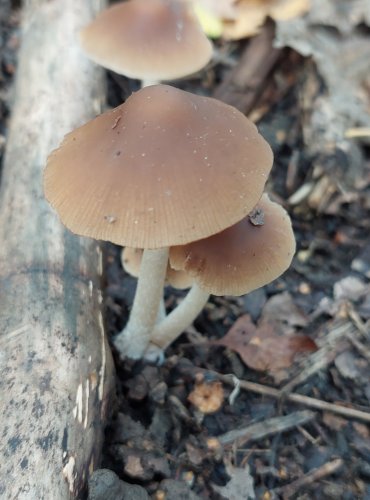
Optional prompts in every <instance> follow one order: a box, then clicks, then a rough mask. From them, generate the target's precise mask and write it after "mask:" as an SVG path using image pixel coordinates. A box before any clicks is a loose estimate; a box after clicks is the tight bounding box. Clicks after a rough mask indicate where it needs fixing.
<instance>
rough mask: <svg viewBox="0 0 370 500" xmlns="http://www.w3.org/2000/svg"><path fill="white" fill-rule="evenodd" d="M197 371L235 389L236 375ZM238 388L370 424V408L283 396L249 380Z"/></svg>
mask: <svg viewBox="0 0 370 500" xmlns="http://www.w3.org/2000/svg"><path fill="white" fill-rule="evenodd" d="M197 371H198V372H207V373H211V374H212V375H214V376H215V377H217V378H218V379H219V380H221V381H222V382H224V383H225V384H228V385H231V386H234V387H235V381H234V379H235V378H236V377H235V375H222V374H221V373H218V372H215V371H212V370H204V369H197ZM238 387H239V388H240V389H243V390H245V391H251V392H255V393H256V394H262V395H264V396H270V397H272V398H277V399H280V398H282V397H284V398H285V399H287V400H288V401H291V402H292V403H298V404H302V405H305V406H308V407H309V408H315V409H316V410H321V411H329V412H331V413H335V414H337V415H342V416H343V417H347V418H350V419H356V420H362V421H364V422H370V408H369V409H368V410H367V411H362V410H356V409H355V408H348V407H346V406H342V405H340V404H335V403H328V402H326V401H322V400H321V399H316V398H311V397H309V396H303V395H302V394H296V393H290V394H283V393H282V392H281V391H280V390H279V389H275V388H274V387H269V386H267V385H262V384H256V383H255V382H249V381H247V380H239V385H238Z"/></svg>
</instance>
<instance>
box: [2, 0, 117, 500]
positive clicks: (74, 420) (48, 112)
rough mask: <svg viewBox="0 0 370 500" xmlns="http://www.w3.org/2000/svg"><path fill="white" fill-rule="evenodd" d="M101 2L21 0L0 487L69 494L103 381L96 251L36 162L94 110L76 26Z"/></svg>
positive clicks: (106, 383) (103, 409) (24, 495)
mask: <svg viewBox="0 0 370 500" xmlns="http://www.w3.org/2000/svg"><path fill="white" fill-rule="evenodd" d="M103 3H104V2H103V1H101V0H89V1H84V2H76V1H75V0H49V1H47V0H28V1H26V2H24V12H23V23H22V45H21V49H20V53H19V62H18V69H17V81H16V88H15V102H14V107H13V114H12V118H11V123H10V130H9V136H8V141H7V151H6V157H5V162H4V168H3V172H2V179H1V190H0V241H1V245H0V400H1V412H0V432H1V438H0V439H1V440H0V497H1V498H7V499H9V500H10V499H33V498H35V499H36V498H37V499H44V498H53V499H55V500H59V499H66V498H80V496H81V495H82V494H83V492H84V489H85V485H86V479H87V476H88V474H89V472H90V471H92V470H93V469H94V468H95V466H96V464H97V463H98V461H99V456H100V451H101V445H102V439H103V431H104V428H103V424H104V420H105V418H106V416H107V412H108V409H109V396H110V395H111V393H112V388H113V377H112V374H113V365H112V360H111V355H110V351H109V347H108V345H107V343H106V339H105V335H104V328H103V320H102V315H101V310H100V304H101V292H100V270H101V269H100V268H101V251H100V249H99V247H98V244H97V242H95V241H92V240H87V239H80V238H78V237H77V236H74V235H72V234H71V233H69V232H68V231H66V230H65V229H64V228H63V227H62V225H61V224H60V222H59V220H58V217H57V216H56V214H55V213H53V212H52V210H51V208H50V207H49V205H48V204H47V202H46V201H45V199H44V195H43V189H42V172H43V168H44V166H45V163H46V158H47V155H48V154H49V152H50V151H51V150H52V149H53V148H55V147H57V146H58V144H59V142H60V141H61V139H62V137H63V135H64V134H65V133H66V132H68V131H69V130H71V129H73V128H74V127H76V126H78V125H81V124H82V123H84V122H85V121H87V120H89V119H90V118H92V117H93V116H95V115H96V114H98V113H99V112H100V110H101V104H102V100H103V96H104V84H103V74H102V71H101V70H100V69H98V68H97V67H96V66H95V65H93V64H92V63H90V62H89V61H88V60H87V59H86V58H85V57H84V56H83V55H82V53H81V52H80V49H79V47H78V43H77V36H78V31H79V29H80V28H81V27H82V26H84V25H85V24H87V23H88V22H89V21H90V20H91V19H92V18H93V17H94V16H95V14H96V13H97V12H98V10H99V9H100V8H101V7H102V5H103Z"/></svg>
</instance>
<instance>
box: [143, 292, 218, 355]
mask: <svg viewBox="0 0 370 500" xmlns="http://www.w3.org/2000/svg"><path fill="white" fill-rule="evenodd" d="M208 299H209V293H208V292H205V291H204V290H202V289H201V288H199V286H198V285H197V284H194V285H193V286H192V288H191V289H190V291H189V292H188V294H187V295H186V297H185V298H184V300H183V301H182V302H181V304H180V305H178V306H177V307H176V308H175V309H174V310H173V311H172V312H171V313H170V314H169V315H168V316H167V317H166V318H165V319H164V320H163V321H161V323H159V324H157V325H156V326H155V328H154V330H153V333H152V336H151V339H150V341H151V342H152V343H153V344H155V345H157V346H159V347H161V348H162V349H163V350H164V349H166V348H167V347H168V346H169V345H170V344H171V343H172V342H173V341H174V340H176V339H177V337H179V335H181V333H182V332H183V331H184V330H185V329H186V328H188V326H190V325H191V324H192V323H193V321H194V320H195V318H196V317H197V316H198V314H199V313H200V312H201V310H202V309H203V307H204V306H205V305H206V303H207V301H208Z"/></svg>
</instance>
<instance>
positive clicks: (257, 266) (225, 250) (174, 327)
mask: <svg viewBox="0 0 370 500" xmlns="http://www.w3.org/2000/svg"><path fill="white" fill-rule="evenodd" d="M294 252H295V239H294V234H293V230H292V224H291V221H290V218H289V216H288V214H287V212H286V211H285V210H284V208H283V207H281V206H280V205H278V204H277V203H274V202H272V201H271V200H270V199H269V197H268V195H267V194H264V195H263V196H262V197H261V199H260V201H259V202H258V204H257V206H256V207H255V208H254V210H253V211H252V212H251V213H250V214H249V215H248V216H247V217H245V218H244V219H242V220H241V221H239V222H238V223H237V224H234V225H233V226H231V227H229V228H227V229H225V230H224V231H222V232H220V233H218V234H215V235H213V236H210V237H208V238H205V239H202V240H199V241H194V242H192V243H188V244H187V245H182V246H175V247H172V248H171V249H170V263H171V266H172V267H173V268H174V269H177V270H182V271H184V272H186V273H188V274H189V275H190V276H191V277H192V278H193V280H194V282H195V284H194V285H193V287H192V289H191V290H190V292H189V293H188V295H187V296H186V298H185V299H184V300H183V302H182V303H181V304H180V305H179V306H178V307H177V308H176V309H174V311H172V312H171V313H170V314H169V315H168V316H167V317H166V318H165V319H164V320H163V321H162V322H161V323H160V324H159V325H157V326H156V328H155V329H154V331H153V334H152V337H151V342H152V344H154V345H155V346H157V347H160V348H161V349H163V350H164V349H166V347H167V346H168V345H169V344H171V343H172V342H173V341H174V340H175V339H176V338H177V337H178V336H179V335H180V334H181V333H182V332H183V331H184V330H185V329H186V328H187V327H188V326H189V325H190V324H191V323H192V322H193V320H194V319H195V318H196V316H197V315H198V314H199V313H200V311H201V310H202V309H203V307H204V305H205V304H206V302H207V301H208V298H209V295H210V294H213V295H236V296H238V295H244V294H246V293H249V292H251V291H252V290H255V289H257V288H260V287H261V286H263V285H266V284H267V283H270V282H271V281H273V280H274V279H276V278H277V277H279V276H280V275H281V274H282V273H283V272H284V271H285V270H286V269H287V268H288V267H289V265H290V263H291V261H292V258H293V255H294ZM155 352H156V349H155V347H154V348H153V349H152V348H149V350H148V351H147V358H151V357H153V354H154V353H155ZM155 356H157V354H155Z"/></svg>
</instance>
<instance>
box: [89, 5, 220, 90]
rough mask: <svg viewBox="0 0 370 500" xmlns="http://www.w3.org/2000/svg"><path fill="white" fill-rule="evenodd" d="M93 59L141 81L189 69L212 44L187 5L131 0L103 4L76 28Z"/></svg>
mask: <svg viewBox="0 0 370 500" xmlns="http://www.w3.org/2000/svg"><path fill="white" fill-rule="evenodd" d="M80 42H81V45H82V48H83V50H84V51H85V52H86V54H87V55H88V56H89V57H90V58H91V59H92V60H93V61H95V62H96V63H98V64H100V65H101V66H104V67H106V68H108V69H111V70H113V71H115V72H116V73H119V74H123V75H126V76H129V77H131V78H140V79H146V80H155V81H158V80H171V79H175V78H180V77H183V76H186V75H190V74H192V73H195V72H196V71H198V70H200V69H201V68H203V67H204V66H205V65H206V64H207V63H208V61H209V60H210V59H211V57H212V45H211V43H210V41H209V40H208V39H207V37H206V36H205V34H204V33H203V31H202V28H201V26H200V24H199V22H198V20H197V19H196V17H195V15H194V14H193V12H192V10H191V7H190V6H189V5H187V3H186V2H184V1H177V0H172V1H169V0H131V1H129V2H125V3H119V4H116V5H113V6H111V7H109V8H108V9H106V10H104V11H103V12H101V14H100V15H99V16H98V17H97V18H96V19H95V20H94V21H93V22H92V23H91V24H89V25H88V26H87V27H86V28H84V29H83V30H82V32H81V36H80Z"/></svg>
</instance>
